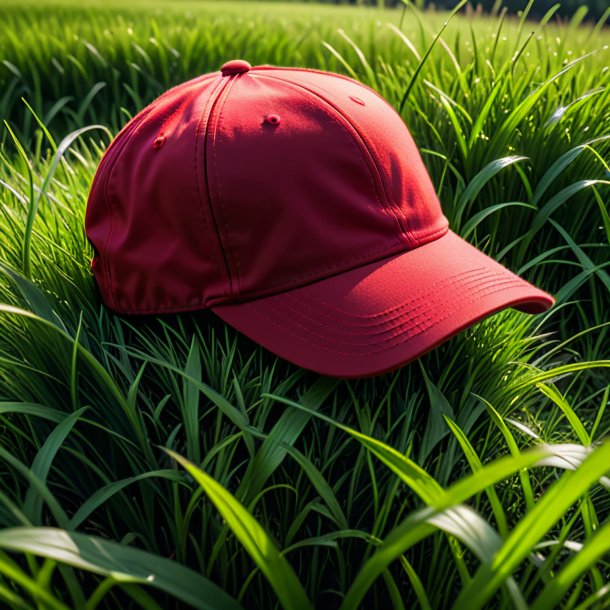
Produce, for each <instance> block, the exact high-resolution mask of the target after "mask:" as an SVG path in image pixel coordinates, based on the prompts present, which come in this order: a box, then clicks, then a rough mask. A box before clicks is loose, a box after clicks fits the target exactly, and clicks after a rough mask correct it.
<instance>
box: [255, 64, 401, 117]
mask: <svg viewBox="0 0 610 610" xmlns="http://www.w3.org/2000/svg"><path fill="white" fill-rule="evenodd" d="M254 69H256V70H261V69H262V70H291V71H294V72H305V73H308V72H310V73H311V72H313V73H314V74H324V75H326V76H328V75H329V74H331V75H332V76H335V77H338V78H340V79H342V80H345V81H347V82H350V83H356V84H358V85H360V86H361V87H364V88H365V89H367V90H368V91H370V92H371V93H374V94H375V95H376V96H377V97H378V98H379V99H380V100H382V101H383V102H385V103H386V104H388V105H389V106H390V108H392V110H393V111H394V112H395V113H396V114H397V115H398V116H399V117H400V120H401V121H402V122H403V123H404V120H403V118H402V117H401V116H400V114H399V113H398V111H397V110H396V108H394V106H392V104H390V103H389V102H388V100H386V99H385V98H384V97H383V95H381V93H379V92H378V91H376V90H375V89H373V87H370V86H369V85H367V84H365V83H363V82H362V81H360V80H356V79H355V78H351V77H350V76H346V75H345V74H339V73H336V72H326V71H324V70H316V69H314V68H299V67H298V66H253V67H252V68H251V70H254ZM405 126H406V123H405ZM407 129H408V126H407Z"/></svg>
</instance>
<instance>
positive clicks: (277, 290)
mask: <svg viewBox="0 0 610 610" xmlns="http://www.w3.org/2000/svg"><path fill="white" fill-rule="evenodd" d="M397 246H400V249H390V250H389V251H388V252H384V254H383V256H376V255H377V254H380V253H381V252H383V250H381V251H379V252H373V253H370V254H368V255H367V256H370V257H371V260H367V261H366V262H365V263H364V264H362V265H356V266H355V267H350V268H348V269H344V270H342V271H341V272H342V273H347V272H349V271H353V270H354V269H358V268H360V267H364V266H366V265H368V264H371V263H374V262H376V261H379V260H383V259H385V258H390V257H391V256H395V255H398V254H400V253H402V252H406V251H408V250H407V249H405V244H404V243H401V244H397ZM362 258H363V259H365V258H366V257H362ZM357 260H359V259H357ZM339 266H340V265H339ZM331 269H332V267H331V268H330V269H325V270H324V271H326V270H331ZM316 273H319V272H316ZM311 275H312V276H314V275H316V274H311ZM329 277H333V276H332V275H331V276H328V275H325V276H323V277H321V278H316V279H314V280H311V281H308V282H305V283H302V284H301V285H299V286H295V287H294V288H303V287H305V286H307V285H309V284H312V283H315V282H317V281H322V280H324V279H328V278H329ZM302 279H305V278H298V279H297V280H294V281H293V282H289V283H287V284H282V285H281V286H279V287H275V286H273V287H270V289H272V290H273V292H271V293H269V292H267V291H263V292H262V294H260V291H259V294H257V293H256V292H252V293H243V294H242V295H240V296H246V297H247V300H244V301H231V302H227V301H224V302H222V301H221V302H218V301H217V302H215V303H214V302H207V303H206V299H205V298H202V299H200V300H199V301H197V302H191V303H188V304H187V305H177V306H171V307H152V308H146V309H123V308H120V307H118V305H117V306H116V308H115V311H117V312H118V311H120V312H121V313H124V314H130V315H140V314H163V313H177V312H188V311H195V310H197V309H198V308H201V307H206V308H212V307H221V306H223V305H233V304H237V303H242V304H247V303H249V302H251V301H254V300H256V299H259V298H260V299H262V298H265V297H270V296H274V295H277V294H281V293H282V292H284V291H285V290H282V289H293V288H291V286H292V284H293V283H296V282H297V281H300V280H302ZM213 300H214V299H210V301H213Z"/></svg>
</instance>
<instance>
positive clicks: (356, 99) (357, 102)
mask: <svg viewBox="0 0 610 610" xmlns="http://www.w3.org/2000/svg"><path fill="white" fill-rule="evenodd" d="M349 99H350V100H352V102H356V104H360V105H361V106H366V104H365V103H364V101H363V100H361V99H360V98H359V97H356V96H355V95H350V96H349Z"/></svg>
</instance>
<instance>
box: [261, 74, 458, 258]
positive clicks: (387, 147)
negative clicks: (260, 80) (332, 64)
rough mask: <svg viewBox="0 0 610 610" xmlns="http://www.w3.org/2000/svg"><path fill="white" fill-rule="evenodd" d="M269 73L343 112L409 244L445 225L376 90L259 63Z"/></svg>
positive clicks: (398, 123) (410, 147)
mask: <svg viewBox="0 0 610 610" xmlns="http://www.w3.org/2000/svg"><path fill="white" fill-rule="evenodd" d="M264 73H265V74H267V75H269V76H272V77H274V78H281V79H283V80H286V81H290V82H296V83H300V84H301V85H303V86H305V87H307V88H308V89H310V90H311V91H314V92H316V93H317V94H318V95H320V96H322V97H323V98H324V99H325V100H326V101H327V102H328V103H329V104H331V105H332V106H334V107H336V108H338V109H339V110H340V111H341V112H342V113H343V114H344V116H346V117H348V118H349V120H350V121H351V123H352V125H353V126H354V128H355V129H356V130H357V131H358V132H359V134H360V136H361V137H362V138H363V140H364V141H365V142H366V144H367V146H368V147H369V149H370V150H371V153H372V154H373V156H374V158H375V159H376V161H377V167H378V169H379V172H380V174H381V177H382V180H383V183H384V186H385V191H386V195H387V197H388V200H389V203H390V205H392V206H393V207H394V208H395V209H396V211H397V214H398V215H399V217H400V218H402V219H403V220H404V224H405V226H406V231H407V233H408V235H409V237H410V241H411V245H412V246H417V245H420V244H422V243H425V242H427V241H430V240H431V239H436V238H437V237H440V236H441V235H444V234H445V233H446V232H447V229H448V222H447V219H446V218H445V217H444V216H443V213H442V209H441V205H440V202H439V200H438V197H437V195H436V191H435V190H434V186H433V185H432V181H431V179H430V176H429V174H428V172H427V170H426V167H425V165H424V163H423V161H422V158H421V155H420V153H419V150H418V149H417V146H416V144H415V142H414V141H413V138H412V136H411V134H410V133H409V130H408V129H407V127H406V125H405V124H404V122H403V120H402V119H401V117H400V115H399V114H398V113H397V112H396V111H395V110H394V108H392V106H391V105H390V104H388V102H387V101H386V100H384V99H383V98H382V97H381V96H380V95H379V94H378V93H377V92H375V91H373V90H372V89H370V88H369V87H366V86H364V85H362V84H361V83H358V82H357V81H355V80H352V79H351V78H347V77H341V76H339V75H335V74H329V73H325V72H319V71H315V70H306V69H299V68H264Z"/></svg>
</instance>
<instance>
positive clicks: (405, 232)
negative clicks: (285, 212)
mask: <svg viewBox="0 0 610 610" xmlns="http://www.w3.org/2000/svg"><path fill="white" fill-rule="evenodd" d="M259 76H262V77H263V78H270V79H272V80H277V81H280V82H281V83H283V84H284V85H286V86H288V87H290V88H292V89H294V90H296V91H306V92H307V93H309V94H310V95H312V96H314V97H315V98H316V99H318V100H320V101H322V102H324V104H325V106H326V107H330V108H332V110H333V112H334V115H333V114H330V113H329V112H328V108H326V107H322V110H323V112H325V113H326V114H327V115H328V116H330V117H331V118H334V119H337V120H339V122H340V123H341V124H342V125H343V128H344V129H345V131H346V132H347V133H348V134H349V135H350V137H351V139H352V140H353V142H354V144H355V145H356V147H357V149H358V150H359V151H360V155H361V157H362V158H363V160H364V162H365V163H366V165H367V166H368V168H369V174H370V176H371V180H372V182H373V188H374V190H375V194H376V196H377V201H378V202H379V204H380V206H381V209H382V210H383V211H384V212H385V213H386V214H388V215H390V217H391V218H393V219H394V221H395V223H396V227H397V229H398V238H399V239H400V238H401V237H403V236H406V237H409V238H410V237H411V232H410V231H409V229H408V226H405V227H403V225H402V223H401V221H400V218H399V216H398V214H397V213H396V210H395V208H396V206H395V205H394V204H392V203H390V198H389V197H388V194H387V192H386V190H385V184H384V182H383V178H382V177H381V172H380V171H379V168H378V167H377V163H376V162H375V155H373V153H372V152H371V150H370V148H369V146H368V145H367V143H366V141H365V139H364V138H363V137H362V135H360V132H359V131H358V129H357V128H356V127H355V126H354V125H353V124H352V123H351V121H350V120H349V119H348V118H347V117H346V116H345V114H343V112H342V111H341V110H340V109H339V108H337V106H335V104H333V103H332V102H330V101H329V100H328V99H326V98H325V97H324V96H323V95H321V94H320V93H318V92H317V91H313V90H311V89H309V88H308V87H306V86H305V85H302V84H301V83H293V82H291V81H288V80H286V79H284V78H281V77H278V76H273V75H270V74H260V75H259ZM348 127H349V129H348ZM352 132H353V133H352ZM354 134H355V135H356V137H354ZM358 140H360V142H361V145H360V144H359V143H358ZM364 151H366V155H368V157H369V158H370V160H367V158H366V155H365V154H364ZM373 168H374V169H375V172H376V173H377V176H378V179H379V186H380V187H381V192H382V194H383V198H384V199H385V202H383V201H382V198H381V197H380V192H379V191H380V189H379V187H378V186H377V184H376V183H375V178H374V176H373Z"/></svg>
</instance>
